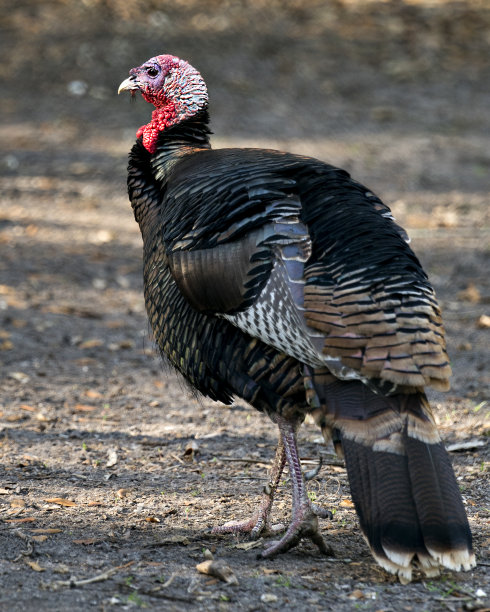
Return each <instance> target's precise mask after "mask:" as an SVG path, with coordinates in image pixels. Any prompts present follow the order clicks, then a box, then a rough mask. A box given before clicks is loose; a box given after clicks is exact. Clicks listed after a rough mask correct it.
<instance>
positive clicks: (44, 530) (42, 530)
mask: <svg viewBox="0 0 490 612" xmlns="http://www.w3.org/2000/svg"><path fill="white" fill-rule="evenodd" d="M31 533H47V534H53V533H61V529H53V528H46V527H39V528H38V529H31Z"/></svg>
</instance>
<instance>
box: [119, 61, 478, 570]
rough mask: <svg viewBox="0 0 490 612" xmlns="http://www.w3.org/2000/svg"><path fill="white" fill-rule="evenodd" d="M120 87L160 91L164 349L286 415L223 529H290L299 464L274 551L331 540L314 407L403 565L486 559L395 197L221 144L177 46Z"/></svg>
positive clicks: (150, 254) (140, 136) (156, 262)
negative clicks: (260, 470) (323, 524)
mask: <svg viewBox="0 0 490 612" xmlns="http://www.w3.org/2000/svg"><path fill="white" fill-rule="evenodd" d="M129 74H130V76H129V78H127V79H126V80H125V81H123V83H121V85H120V87H119V92H121V91H129V92H130V93H131V94H132V95H134V93H135V92H137V91H139V92H140V93H141V95H142V96H143V98H144V99H145V100H146V101H147V102H150V103H151V104H153V105H154V107H155V110H154V111H153V114H152V118H151V121H150V122H149V123H148V124H147V125H144V126H142V127H141V128H140V129H139V130H138V131H137V134H136V136H137V141H136V144H135V145H134V146H133V148H132V150H131V153H130V156H129V167H128V172H129V175H128V190H129V197H130V200H131V204H132V207H133V210H134V215H135V218H136V221H137V222H138V223H139V226H140V229H141V234H142V237H143V252H144V263H143V265H144V288H145V289H144V290H145V301H146V308H147V312H148V316H149V319H150V322H151V326H152V329H153V332H154V336H155V339H156V341H157V343H158V346H159V348H160V351H161V353H162V355H163V356H164V357H165V358H166V359H167V360H169V361H170V362H171V363H172V364H173V365H174V366H175V368H176V369H177V370H178V371H179V372H181V373H182V375H183V376H184V377H185V379H186V380H187V381H188V382H189V383H190V384H191V385H192V387H194V388H195V389H196V390H198V391H200V392H201V393H202V394H204V395H206V396H208V397H211V398H212V399H214V400H219V401H221V402H224V403H225V404H230V403H231V402H232V401H233V398H234V397H235V396H236V397H240V398H242V399H244V400H246V401H247V402H248V403H250V404H251V405H252V406H254V407H255V408H257V409H258V410H261V411H263V412H265V413H266V414H267V415H268V416H269V417H270V418H271V419H272V420H273V421H274V422H275V423H277V425H278V429H279V443H278V447H277V451H276V457H275V460H274V463H273V467H272V471H271V475H270V484H269V486H268V487H267V488H266V490H265V491H264V494H263V497H262V500H261V501H260V503H259V505H258V507H257V510H256V512H255V514H254V515H253V516H252V517H251V518H250V519H249V520H246V521H244V522H242V523H227V524H225V525H223V526H222V527H218V528H216V529H215V532H219V533H225V532H230V533H234V532H235V533H236V532H250V533H251V534H252V536H255V537H256V536H258V535H259V534H260V533H262V532H267V531H275V530H277V526H276V528H275V526H273V525H271V524H270V511H271V506H272V502H273V497H274V492H275V490H276V487H277V485H278V483H279V481H280V477H281V474H282V471H283V469H284V466H285V465H286V463H287V465H288V468H289V473H290V477H291V482H292V489H293V491H292V517H291V522H290V524H289V526H288V528H287V530H286V532H285V534H284V535H283V536H282V538H281V539H280V540H279V541H277V542H275V543H273V544H272V545H270V546H269V548H267V549H266V550H265V551H264V552H263V553H262V555H263V556H264V557H269V556H272V555H274V554H276V553H280V552H285V551H286V550H288V549H289V548H291V547H292V546H294V545H296V544H297V543H298V542H299V541H300V539H301V538H304V537H307V538H310V539H311V540H313V542H315V543H316V544H317V545H318V547H319V548H320V550H322V551H323V552H328V547H327V546H326V544H325V543H324V540H323V538H322V536H321V535H320V533H319V529H318V516H323V515H324V514H325V511H322V510H321V509H320V508H318V507H317V506H315V505H314V504H312V503H311V502H310V501H309V499H308V496H307V493H306V487H305V482H304V479H303V476H302V472H301V465H300V461H299V457H298V451H297V447H296V432H297V429H298V427H299V426H300V425H301V423H302V421H303V420H304V418H305V416H306V415H307V414H308V413H310V414H311V415H312V416H313V417H314V419H315V421H316V423H317V424H318V425H319V426H320V427H321V430H322V432H323V435H324V437H325V438H326V439H333V442H334V444H335V448H336V450H337V452H338V453H341V454H342V455H343V456H344V457H345V463H346V468H347V473H348V477H349V483H350V489H351V493H352V499H353V501H354V505H355V509H356V511H357V514H358V517H359V522H360V525H361V529H362V532H363V534H364V536H365V538H366V540H367V542H368V544H369V546H370V548H371V551H372V554H373V555H374V557H375V559H376V560H377V561H378V563H379V564H380V565H381V566H382V567H383V568H385V569H386V570H388V571H389V572H392V573H394V574H398V576H399V577H400V580H402V581H403V582H408V581H409V580H410V579H411V574H412V569H413V567H418V568H421V569H422V570H423V571H424V572H425V574H426V575H429V576H431V575H435V574H437V572H438V569H439V567H440V566H445V567H447V568H450V569H453V570H461V569H463V570H468V569H469V568H471V567H472V566H474V564H475V557H474V554H473V550H472V543H471V533H470V529H469V525H468V521H467V518H466V514H465V509H464V507H463V503H462V499H461V496H460V493H459V489H458V485H457V483H456V479H455V477H454V473H453V470H452V467H451V463H450V460H449V457H448V455H447V453H446V451H445V449H444V446H443V444H442V442H441V439H440V437H439V434H438V432H437V430H436V427H435V423H434V417H433V415H432V412H431V409H430V407H429V404H428V401H427V398H426V396H425V394H424V387H425V386H426V385H430V386H432V387H435V388H436V389H441V390H445V389H448V387H449V383H448V378H449V376H450V373H451V370H450V366H449V362H448V357H447V354H446V348H445V341H444V329H443V326H442V321H441V314H440V310H439V307H438V305H437V302H436V299H435V296H434V291H433V289H432V287H431V285H430V284H429V282H428V279H427V276H426V274H425V273H424V271H423V270H422V267H421V265H420V263H419V261H418V260H417V258H416V256H415V255H414V253H413V252H412V251H411V249H410V247H409V246H408V240H407V236H406V234H405V232H404V231H403V229H401V228H400V227H399V226H398V225H397V224H396V223H395V222H394V220H393V218H392V216H391V214H390V210H389V208H388V207H387V206H385V205H384V204H383V203H382V202H381V201H380V200H379V199H378V198H377V197H376V196H375V195H374V194H373V193H371V192H370V191H369V190H367V189H366V188H365V187H363V186H362V185H361V184H359V183H357V182H356V181H354V180H353V179H351V177H350V176H349V174H348V173H347V172H345V171H344V170H340V169H339V168H335V167H333V166H329V165H328V164H325V163H323V162H321V161H319V160H316V159H312V158H309V157H302V156H299V155H292V154H289V153H282V152H279V151H273V150H263V149H219V150H212V149H211V145H210V142H209V137H210V131H209V128H208V123H209V116H208V95H207V90H206V85H205V83H204V81H203V79H202V77H201V75H200V74H199V72H197V70H195V69H194V68H193V67H192V66H190V65H189V64H188V63H187V62H185V61H183V60H181V59H178V58H176V57H173V56H171V55H159V56H157V57H154V58H151V59H150V60H148V61H147V62H145V63H144V64H142V65H141V66H140V67H138V68H133V69H132V70H130V72H129Z"/></svg>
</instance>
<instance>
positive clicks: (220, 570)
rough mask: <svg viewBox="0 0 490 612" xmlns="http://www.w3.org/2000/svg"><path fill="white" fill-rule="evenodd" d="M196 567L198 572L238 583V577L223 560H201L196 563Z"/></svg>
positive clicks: (231, 582)
mask: <svg viewBox="0 0 490 612" xmlns="http://www.w3.org/2000/svg"><path fill="white" fill-rule="evenodd" d="M196 569H197V571H198V572H199V573H200V574H206V575H207V576H215V577H216V578H219V579H220V580H222V581H223V582H226V583H227V584H233V585H237V584H238V579H237V577H236V576H235V574H234V573H233V570H232V569H231V567H229V566H228V565H226V564H225V563H224V562H223V561H211V560H208V561H203V562H202V563H198V564H197V565H196Z"/></svg>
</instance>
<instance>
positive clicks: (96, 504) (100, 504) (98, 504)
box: [87, 501, 103, 506]
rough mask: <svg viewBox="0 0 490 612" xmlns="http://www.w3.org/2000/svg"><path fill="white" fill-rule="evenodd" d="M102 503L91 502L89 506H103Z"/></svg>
mask: <svg viewBox="0 0 490 612" xmlns="http://www.w3.org/2000/svg"><path fill="white" fill-rule="evenodd" d="M102 505H103V504H102V502H98V501H89V502H88V504H87V506H102Z"/></svg>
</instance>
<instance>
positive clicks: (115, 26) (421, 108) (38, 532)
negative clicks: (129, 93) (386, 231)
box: [0, 0, 490, 612]
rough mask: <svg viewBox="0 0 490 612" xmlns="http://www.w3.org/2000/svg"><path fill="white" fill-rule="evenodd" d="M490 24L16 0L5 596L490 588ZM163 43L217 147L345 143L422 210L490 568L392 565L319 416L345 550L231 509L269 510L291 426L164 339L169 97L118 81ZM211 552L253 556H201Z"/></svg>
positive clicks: (320, 491)
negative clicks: (271, 471) (148, 133)
mask: <svg viewBox="0 0 490 612" xmlns="http://www.w3.org/2000/svg"><path fill="white" fill-rule="evenodd" d="M489 47H490V7H489V5H488V3H487V2H486V1H484V0H482V1H481V2H478V1H477V0H474V1H467V2H463V1H460V2H451V1H445V0H412V1H410V2H408V1H407V2H402V1H400V2H392V3H386V2H380V3H378V2H370V1H368V2H361V1H355V0H337V1H330V2H325V1H324V0H323V1H322V2H320V1H319V0H318V1H317V0H312V1H311V2H303V1H300V0H296V1H293V0H267V1H266V0H249V1H248V2H245V1H235V2H234V1H232V0H230V1H228V2H218V1H211V0H210V1H208V2H205V1H204V0H189V1H184V0H181V1H178V0H174V2H172V3H170V2H165V1H161V2H158V1H157V0H153V1H150V0H139V1H138V2H133V3H127V2H123V1H122V0H105V1H103V0H83V1H79V2H74V1H70V0H64V1H62V0H51V1H46V2H36V1H31V2H28V1H22V2H19V1H18V0H3V2H2V5H1V7H0V51H1V56H2V58H3V61H2V63H1V64H0V77H1V79H2V99H1V104H2V110H1V113H0V138H1V142H0V185H1V200H0V251H1V258H0V321H1V326H0V368H1V370H0V374H1V376H0V543H1V546H0V585H1V588H0V610H9V611H10V610H25V611H34V610H35V611H36V612H41V611H42V612H43V611H45V610H46V611H47V610H49V611H50V612H54V611H64V610H68V609H74V610H92V609H93V610H112V609H114V610H117V609H121V610H124V609H130V608H146V609H151V610H223V611H225V610H250V611H251V610H279V609H283V610H340V611H344V610H345V611H347V610H354V609H359V610H373V611H375V610H376V611H382V610H383V611H389V610H393V611H400V610H406V611H412V610H413V611H419V610H451V611H457V610H480V611H483V610H488V609H490V559H489V550H490V499H489V497H490V496H489V486H488V474H489V454H490V453H489V449H488V443H487V442H488V435H489V431H490V425H489V404H488V399H489V387H490V374H489V365H490V357H489V351H488V346H489V344H490V278H489V242H490V241H489V237H490V232H489V207H488V192H489V187H490V180H489V169H490V153H489V151H490V147H489V134H490V113H489V109H490V89H489V88H488V83H489V82H490V69H489V64H488V57H489V54H490V49H489ZM161 52H171V53H173V54H176V55H180V56H181V57H184V58H186V59H188V60H189V61H191V63H193V64H194V65H195V66H196V67H197V68H198V69H200V70H201V72H202V74H203V75H204V76H205V78H206V80H207V83H208V86H209V91H210V97H211V113H212V119H213V123H212V125H213V129H214V132H215V137H214V141H213V142H214V146H216V147H219V146H228V145H233V146H266V147H275V148H281V149H287V150H292V151H295V152H299V153H306V154H309V155H312V156H316V157H319V158H321V159H324V160H326V161H329V162H331V163H334V164H336V165H340V166H342V167H344V168H346V169H348V170H349V171H350V172H351V173H352V174H353V175H354V176H355V177H356V178H357V179H358V180H360V181H362V182H363V183H364V184H366V185H368V186H369V187H370V188H371V189H372V190H373V191H375V192H376V193H378V194H379V195H380V196H381V197H382V198H383V199H384V201H386V202H387V203H388V204H390V205H391V207H392V209H393V210H394V213H395V215H396V217H397V219H398V220H399V221H400V222H401V224H402V225H404V226H405V227H406V228H407V230H408V231H409V233H410V235H411V237H412V241H413V247H414V249H415V251H416V252H417V254H418V255H419V257H420V259H421V261H422V263H423V265H424V267H425V269H426V270H427V272H428V274H429V276H430V278H431V280H432V282H433V285H434V287H435V289H436V292H437V294H438V297H439V300H440V302H441V305H442V307H443V313H444V320H445V324H446V329H447V336H448V344H449V351H450V355H451V359H452V365H453V369H454V376H453V380H452V390H451V391H450V392H449V393H447V394H441V393H430V398H431V400H432V402H433V405H434V409H435V412H436V414H437V418H438V421H439V423H440V428H441V432H442V435H443V437H444V439H445V441H446V442H447V444H450V445H454V444H456V445H457V446H456V447H455V450H453V451H452V452H451V458H452V461H453V464H454V468H455V471H456V474H457V478H458V481H459V483H460V486H461V490H462V494H463V498H464V501H465V505H466V508H467V511H468V516H469V520H470V524H471V527H472V530H473V534H474V541H475V549H476V553H477V557H478V566H477V568H476V569H475V570H474V571H472V572H468V573H459V574H458V573H453V572H449V571H447V572H444V573H443V575H442V576H441V577H440V578H438V579H431V580H426V579H423V578H421V577H420V576H417V577H416V579H415V580H414V582H413V583H411V584H410V585H407V586H402V585H400V584H399V583H398V582H397V581H396V580H395V579H394V578H393V577H391V576H389V575H387V574H386V573H385V572H384V571H383V570H381V569H380V568H379V567H378V566H377V565H376V564H375V562H374V561H373V559H372V558H371V556H370V554H369V552H368V549H367V547H366V545H365V543H364V541H363V540H362V538H361V536H360V532H359V527H358V523H357V519H356V517H355V513H354V511H353V509H352V504H351V502H350V497H349V490H348V485H347V480H346V473H345V469H344V467H343V463H342V462H341V461H338V460H336V458H335V456H334V455H332V449H331V448H327V447H325V446H324V445H323V444H322V443H321V440H320V432H319V431H318V430H317V429H316V428H315V426H314V425H313V424H312V423H310V422H307V423H306V424H305V426H304V427H303V428H302V430H301V433H300V449H301V456H302V457H303V463H304V467H305V469H311V468H313V467H314V466H315V465H316V464H317V462H318V458H319V457H320V456H321V457H323V459H324V466H323V468H322V470H321V471H320V473H319V475H318V476H317V477H316V478H315V479H314V480H313V481H312V482H311V483H310V485H309V490H310V495H311V496H312V497H314V498H315V499H316V501H317V503H320V504H321V505H323V506H326V507H328V508H330V509H331V510H332V512H333V518H332V520H330V521H328V520H324V521H322V524H321V527H322V531H323V533H324V535H325V537H326V539H327V540H328V542H329V543H330V544H331V545H332V547H333V548H334V550H335V553H336V556H335V557H334V558H328V557H323V556H321V555H320V554H319V553H318V551H317V550H316V549H314V547H313V546H312V545H310V544H309V543H303V544H301V545H300V546H298V547H297V548H296V549H295V550H293V551H290V552H289V553H287V554H286V555H282V556H280V557H278V558H276V559H273V560H268V561H263V560H259V559H257V553H258V552H259V551H260V550H261V548H262V547H263V545H264V542H262V541H259V542H257V543H252V544H251V543H250V542H248V540H247V539H246V538H245V537H243V538H236V537H234V536H231V535H230V536H216V535H212V534H211V533H210V530H211V528H212V527H213V526H215V525H219V524H221V523H223V522H225V521H227V520H231V519H233V518H239V517H246V516H247V515H248V514H249V513H250V509H251V507H252V506H253V504H254V503H255V500H256V499H257V498H258V496H259V495H260V491H261V489H262V487H263V485H264V483H265V482H266V473H267V468H268V466H269V465H270V461H271V459H272V457H273V453H274V448H275V442H276V433H275V428H274V426H273V425H272V424H271V423H269V422H268V421H267V420H266V419H265V418H264V417H263V416H262V415H260V414H258V413H256V412H255V411H254V410H253V409H251V408H250V407H248V406H246V405H244V404H243V403H241V402H237V404H236V405H234V406H233V407H231V408H229V407H224V406H222V405H219V404H215V403H213V402H211V401H208V400H205V399H196V398H195V397H193V396H192V394H191V393H189V391H188V389H187V388H186V387H185V385H184V384H183V383H182V382H181V381H180V380H179V379H178V378H177V377H176V376H175V375H174V374H173V373H172V372H170V371H166V370H165V368H164V367H163V366H162V365H161V364H160V362H159V359H158V358H157V357H156V355H155V351H154V347H153V343H152V340H151V337H150V334H149V330H148V325H147V321H146V315H145V312H144V304H143V297H142V280H141V240H140V235H139V230H138V228H137V226H136V224H135V222H134V220H133V218H132V212H131V209H130V206H129V203H128V200H127V195H126V188H125V180H126V179H125V172H126V170H125V168H126V163H127V152H128V151H129V149H130V147H131V144H132V142H133V139H134V133H135V130H136V129H137V128H138V127H139V126H140V125H141V124H142V123H144V122H145V121H147V119H148V117H149V113H150V108H149V107H148V105H146V104H144V103H143V102H142V101H137V102H136V103H135V104H130V103H129V102H128V99H127V98H118V97H117V96H116V90H117V86H118V84H119V83H120V82H121V81H122V80H123V79H124V78H125V77H126V75H127V72H128V70H129V68H131V67H133V66H135V65H138V64H140V63H141V62H142V61H144V60H145V59H147V58H148V57H150V56H152V55H155V54H157V53H161ZM450 448H451V447H450ZM287 481H288V477H287V474H286V476H285V479H284V483H283V484H282V486H281V488H280V493H279V495H278V499H277V502H276V504H275V516H276V517H277V518H278V519H282V520H287V517H288V511H289V508H290V497H289V488H288V482H287ZM210 555H213V556H214V559H216V560H219V561H221V562H223V563H224V564H226V565H227V566H228V567H229V568H230V569H231V571H232V572H233V575H234V576H235V578H236V580H234V579H232V580H230V582H225V581H223V580H220V579H219V578H216V577H212V576H207V575H204V574H201V573H199V572H198V571H197V570H196V565H198V564H199V563H201V562H203V561H204V560H205V559H207V558H208V557H209V556H210Z"/></svg>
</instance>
